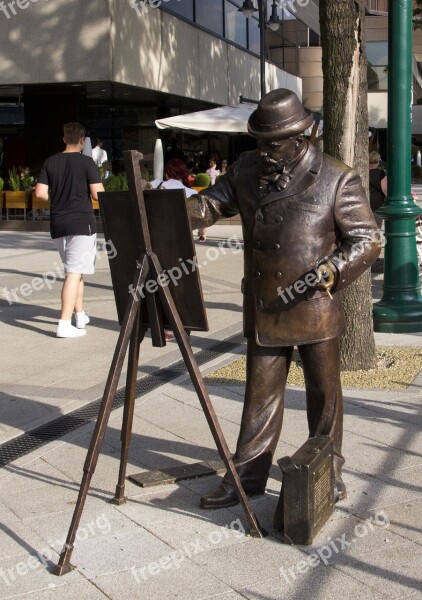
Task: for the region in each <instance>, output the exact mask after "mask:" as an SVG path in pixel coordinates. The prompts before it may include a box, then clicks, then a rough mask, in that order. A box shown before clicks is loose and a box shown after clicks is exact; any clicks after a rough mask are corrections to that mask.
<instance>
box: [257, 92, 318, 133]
mask: <svg viewBox="0 0 422 600" xmlns="http://www.w3.org/2000/svg"><path fill="white" fill-rule="evenodd" d="M313 120H314V118H313V115H312V113H311V111H310V110H308V109H307V108H304V107H303V106H302V104H301V102H300V100H299V98H298V97H297V96H296V94H295V93H294V92H292V91H291V90H286V89H283V88H280V89H278V90H272V91H271V92H269V93H268V94H266V95H265V96H263V97H262V98H261V100H260V101H259V102H258V107H257V109H256V110H254V112H253V113H252V114H251V116H250V117H249V120H248V131H249V133H250V134H251V135H252V136H253V137H257V138H264V139H272V138H274V139H276V138H287V137H291V136H292V135H297V134H298V133H301V132H302V131H305V129H308V127H310V126H311V125H312V123H313Z"/></svg>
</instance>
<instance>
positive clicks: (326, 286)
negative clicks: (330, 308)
mask: <svg viewBox="0 0 422 600" xmlns="http://www.w3.org/2000/svg"><path fill="white" fill-rule="evenodd" d="M316 274H317V278H318V283H317V285H316V287H317V288H318V289H321V290H326V292H327V294H328V295H329V296H330V298H331V299H332V298H333V297H332V295H331V291H330V290H331V288H332V287H333V285H334V283H335V280H336V274H335V271H334V269H333V268H332V267H331V266H330V265H329V264H328V263H322V264H321V265H319V266H318V267H317V270H316Z"/></svg>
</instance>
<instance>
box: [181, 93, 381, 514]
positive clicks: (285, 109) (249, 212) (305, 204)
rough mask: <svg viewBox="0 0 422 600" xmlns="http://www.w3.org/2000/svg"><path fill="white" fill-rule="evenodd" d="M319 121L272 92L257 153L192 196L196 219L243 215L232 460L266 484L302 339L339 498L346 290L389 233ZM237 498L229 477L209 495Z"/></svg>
mask: <svg viewBox="0 0 422 600" xmlns="http://www.w3.org/2000/svg"><path fill="white" fill-rule="evenodd" d="M312 122H313V117H312V114H311V113H310V111H308V110H307V109H305V108H304V107H303V106H302V104H301V103H300V101H299V99H298V97H297V96H296V95H295V94H294V93H293V92H291V91H290V90H287V89H278V90H273V91H271V92H269V93H268V94H266V95H265V96H264V97H263V98H262V99H261V101H260V102H259V104H258V107H257V109H256V110H255V111H254V112H253V113H252V115H251V116H250V118H249V122H248V130H249V133H250V135H252V136H253V137H255V138H256V140H257V146H258V149H257V151H251V152H245V153H244V154H242V155H241V156H240V157H239V159H238V160H237V162H236V163H234V164H233V165H231V166H230V167H229V169H228V171H227V173H226V174H225V175H223V176H222V177H220V178H219V179H218V181H217V183H216V184H215V185H214V186H212V187H211V188H208V189H207V191H206V194H198V195H197V196H191V197H190V198H189V199H188V200H187V202H188V207H189V211H190V214H191V218H192V226H193V227H194V228H198V227H208V226H210V225H212V224H213V223H215V222H216V221H217V220H218V219H220V218H224V217H230V216H233V215H235V214H238V213H239V214H240V216H241V219H242V227H243V236H244V278H243V281H242V292H243V295H244V296H243V297H244V334H245V337H246V338H247V340H248V343H247V375H246V392H245V403H244V408H243V415H242V422H241V427H240V433H239V438H238V442H237V449H236V453H235V455H234V457H233V460H234V463H235V465H236V469H237V471H238V473H239V476H240V480H241V482H242V484H243V487H244V489H245V492H246V493H247V494H248V495H256V494H263V493H264V491H265V486H266V482H267V479H268V474H269V469H270V466H271V464H272V462H273V455H274V451H275V448H276V445H277V442H278V438H279V435H280V431H281V426H282V420H283V408H284V390H285V386H286V379H287V375H288V371H289V366H290V362H291V359H292V353H293V347H294V346H297V347H298V351H299V354H300V358H301V360H302V364H303V370H304V375H305V384H306V402H307V418H308V426H309V436H310V437H313V436H315V435H327V436H328V437H329V438H330V439H331V440H332V442H333V446H334V476H335V488H334V491H335V500H336V501H338V500H341V499H343V498H344V497H345V496H346V488H345V485H344V483H343V480H342V476H341V470H342V466H343V463H344V458H343V455H342V451H341V445H342V433H343V398H342V390H341V383H340V358H339V343H338V336H339V335H340V334H341V333H342V332H343V330H344V316H343V310H342V301H341V290H342V289H344V288H345V287H346V286H348V285H349V284H350V283H351V282H352V281H354V280H355V279H356V278H357V277H359V276H360V275H361V274H362V273H363V272H364V271H365V270H366V269H367V268H368V267H369V266H370V265H371V264H372V263H373V262H374V261H375V259H376V258H377V256H378V255H379V252H380V236H379V230H378V228H377V225H376V223H375V221H374V218H373V216H372V212H371V208H370V205H369V202H368V200H367V197H366V195H365V191H364V189H363V187H362V184H361V179H360V177H359V175H358V174H357V172H356V171H354V170H353V169H351V168H349V167H348V166H346V165H345V164H343V163H341V162H339V161H338V160H335V159H334V158H332V157H331V156H328V155H327V154H323V153H322V152H320V151H319V150H318V149H317V148H315V147H314V146H313V145H312V144H311V143H309V142H308V140H307V139H306V138H305V135H304V132H305V130H306V129H307V128H308V127H309V126H310V125H312ZM237 502H238V498H237V494H236V491H235V489H234V487H233V485H232V483H231V480H230V478H229V477H228V476H227V474H226V476H225V477H224V478H223V481H222V483H221V485H220V486H219V487H218V488H217V489H216V490H215V491H214V492H213V493H211V494H210V495H208V496H205V497H203V498H202V499H201V506H202V508H207V509H208V508H222V507H227V506H232V505H235V504H236V503H237Z"/></svg>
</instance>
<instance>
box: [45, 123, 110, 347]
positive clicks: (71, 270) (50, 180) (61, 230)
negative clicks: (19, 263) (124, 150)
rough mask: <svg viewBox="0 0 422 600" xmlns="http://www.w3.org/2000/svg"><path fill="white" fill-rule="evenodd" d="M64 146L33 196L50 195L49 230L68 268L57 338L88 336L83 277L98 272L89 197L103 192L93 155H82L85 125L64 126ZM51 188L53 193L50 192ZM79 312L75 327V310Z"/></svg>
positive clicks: (47, 164) (48, 164)
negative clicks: (73, 318)
mask: <svg viewBox="0 0 422 600" xmlns="http://www.w3.org/2000/svg"><path fill="white" fill-rule="evenodd" d="M63 130H64V137H63V141H64V143H65V144H66V149H65V150H64V151H63V152H61V153H59V154H54V155H53V156H50V158H48V159H47V160H46V161H45V163H44V165H43V167H42V169H41V172H40V174H39V177H38V182H37V186H36V188H35V195H36V196H37V198H43V199H45V200H47V199H50V201H51V206H50V232H51V237H52V238H53V239H54V241H55V243H56V246H57V249H58V251H59V253H60V256H61V259H62V261H63V265H64V268H65V272H66V277H65V280H64V283H63V289H62V294H61V300H62V307H61V315H60V320H59V324H58V326H57V337H64V338H67V337H79V336H82V335H85V333H86V329H85V326H86V325H87V324H88V323H89V317H88V315H86V314H85V311H84V309H83V294H84V282H83V275H87V274H92V273H94V269H95V253H96V241H97V228H96V222H95V216H94V210H93V208H92V202H91V196H92V197H93V198H95V200H97V199H98V192H103V191H104V187H103V184H102V183H101V178H100V174H99V171H98V168H97V166H96V165H95V163H94V161H93V160H92V158H90V157H88V156H84V155H83V154H81V151H82V148H83V145H84V140H85V128H84V127H83V125H81V124H80V123H66V125H64V127H63ZM49 192H50V193H49ZM73 312H75V325H76V326H73V325H72V314H73Z"/></svg>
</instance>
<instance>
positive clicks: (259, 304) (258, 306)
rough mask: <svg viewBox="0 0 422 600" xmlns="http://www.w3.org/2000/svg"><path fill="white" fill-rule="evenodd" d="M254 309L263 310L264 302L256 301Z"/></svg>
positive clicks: (259, 299) (258, 299)
mask: <svg viewBox="0 0 422 600" xmlns="http://www.w3.org/2000/svg"><path fill="white" fill-rule="evenodd" d="M256 308H257V309H258V310H262V309H263V308H264V301H263V300H261V298H257V299H256Z"/></svg>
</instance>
